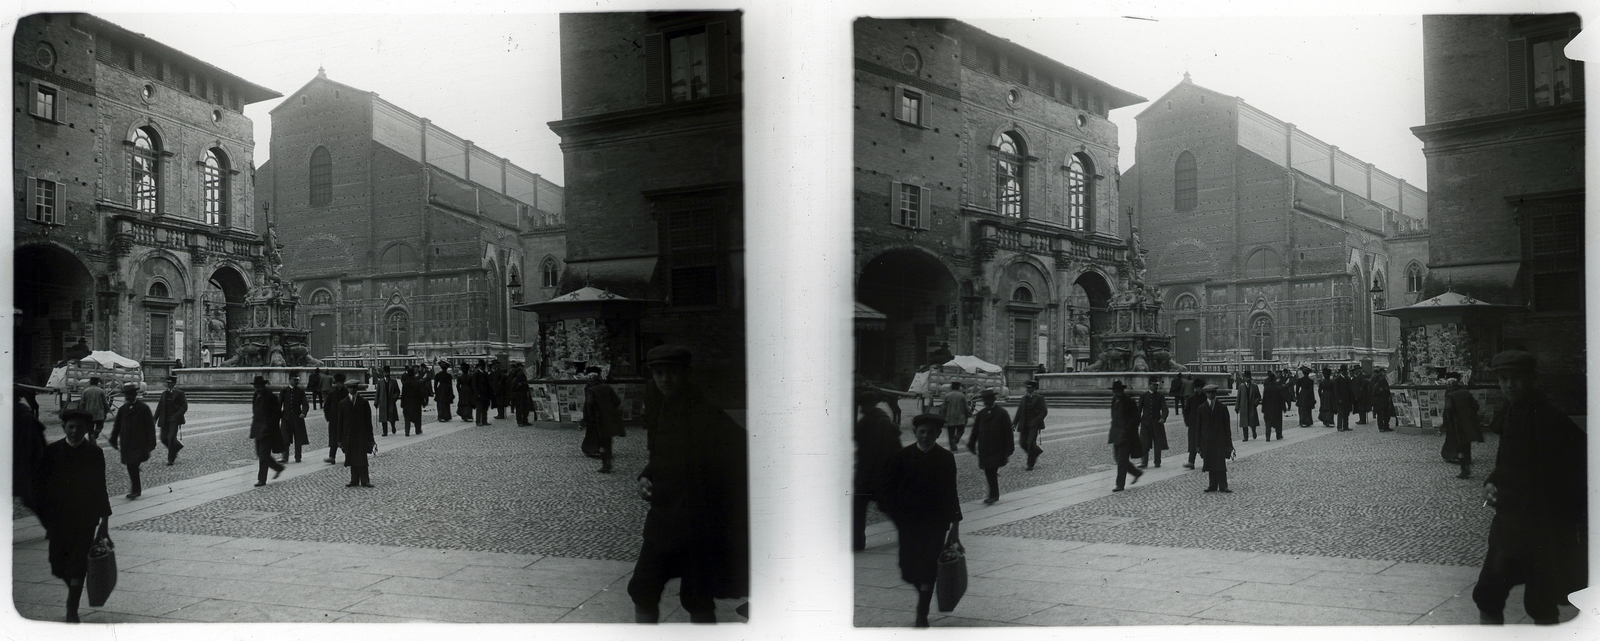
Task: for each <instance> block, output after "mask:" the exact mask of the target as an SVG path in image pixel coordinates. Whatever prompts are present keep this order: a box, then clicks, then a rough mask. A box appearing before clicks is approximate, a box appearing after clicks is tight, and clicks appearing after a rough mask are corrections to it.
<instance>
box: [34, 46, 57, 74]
mask: <svg viewBox="0 0 1600 641" xmlns="http://www.w3.org/2000/svg"><path fill="white" fill-rule="evenodd" d="M33 60H34V62H36V63H38V64H39V66H41V67H44V68H46V69H50V68H52V67H55V66H56V50H55V48H54V47H51V46H50V43H48V42H41V43H39V48H38V49H35V50H34V51H33Z"/></svg>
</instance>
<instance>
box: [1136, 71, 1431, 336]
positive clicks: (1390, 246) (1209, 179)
mask: <svg viewBox="0 0 1600 641" xmlns="http://www.w3.org/2000/svg"><path fill="white" fill-rule="evenodd" d="M1137 120H1138V137H1137V143H1136V147H1135V149H1134V152H1135V153H1134V156H1135V159H1136V163H1135V166H1133V167H1130V168H1129V169H1128V171H1127V172H1126V173H1124V174H1123V175H1122V183H1121V188H1122V205H1123V207H1125V208H1126V211H1127V212H1129V213H1130V215H1132V216H1133V217H1134V220H1135V221H1136V225H1137V226H1138V229H1139V234H1140V236H1141V239H1142V242H1143V245H1144V247H1146V248H1148V249H1149V251H1150V257H1149V261H1148V262H1149V265H1148V269H1149V276H1150V281H1151V282H1152V283H1153V284H1155V285H1157V286H1159V287H1160V288H1161V290H1162V296H1163V300H1164V302H1165V303H1166V313H1165V314H1164V320H1163V325H1164V328H1163V329H1164V331H1167V332H1171V333H1172V334H1173V335H1174V337H1175V339H1174V357H1175V358H1176V359H1177V360H1178V361H1179V362H1181V363H1185V364H1190V365H1191V366H1192V365H1193V364H1196V363H1205V362H1214V363H1222V362H1244V361H1278V362H1284V363H1290V364H1299V363H1303V362H1308V361H1315V360H1338V361H1350V360H1359V359H1362V358H1366V357H1371V358H1372V359H1373V360H1374V361H1377V362H1379V363H1381V364H1388V362H1389V357H1390V355H1391V354H1392V352H1393V350H1394V347H1395V345H1397V344H1398V340H1399V336H1398V332H1399V322H1398V321H1396V320H1394V319H1386V318H1383V317H1380V316H1374V315H1373V312H1374V311H1375V310H1374V305H1375V304H1376V303H1377V301H1375V300H1374V298H1375V297H1374V295H1373V294H1371V293H1370V290H1371V289H1372V287H1373V283H1374V281H1376V282H1377V284H1378V285H1380V286H1381V287H1382V288H1383V290H1384V293H1383V295H1382V297H1383V298H1384V301H1383V303H1384V305H1385V307H1394V306H1400V305H1409V304H1411V303H1414V302H1417V300H1419V294H1420V292H1418V291H1412V289H1413V288H1411V287H1410V286H1409V284H1408V283H1407V282H1403V281H1405V274H1407V273H1408V270H1415V269H1424V271H1425V268H1422V267H1421V266H1420V265H1421V262H1422V261H1421V257H1422V256H1425V255H1426V249H1425V248H1426V245H1427V242H1428V240H1427V220H1428V199H1427V194H1426V193H1424V192H1423V191H1422V190H1420V189H1418V188H1416V187H1415V186H1413V185H1410V184H1407V183H1406V182H1405V181H1404V180H1401V179H1397V178H1395V177H1393V176H1390V175H1389V174H1386V173H1384V172H1383V171H1381V170H1379V169H1377V168H1375V167H1373V166H1372V165H1371V164H1369V163H1365V162H1362V161H1361V160H1359V159H1357V158H1354V157H1352V156H1350V155H1349V154H1347V153H1345V152H1343V151H1340V150H1339V148H1338V147H1336V146H1333V145H1330V144H1327V143H1325V142H1322V141H1320V140H1317V139H1316V138H1313V137H1312V136H1310V135H1308V134H1306V133H1305V132H1303V131H1301V130H1300V129H1298V128H1297V127H1295V126H1294V125H1293V124H1291V123H1286V122H1283V121H1281V120H1278V119H1277V118H1274V117H1272V116H1271V115H1268V114H1266V113H1264V112H1262V111H1260V110H1259V109H1256V108H1254V107H1251V106H1250V105H1248V104H1245V102H1244V101H1243V100H1241V99H1239V98H1237V97H1233V96H1228V95H1225V94H1221V93H1218V92H1216V91H1213V90H1211V89H1207V88H1205V87H1201V86H1199V85H1197V84H1194V83H1193V82H1191V81H1190V80H1189V78H1188V76H1187V74H1186V75H1185V76H1184V79H1183V81H1182V82H1180V83H1179V84H1178V85H1177V86H1175V87H1173V88H1172V89H1171V90H1170V91H1168V92H1167V93H1166V94H1165V95H1163V96H1161V97H1160V98H1158V99H1156V100H1155V101H1153V102H1152V103H1151V105H1150V107H1148V108H1147V109H1145V110H1144V111H1143V112H1142V113H1140V114H1139V115H1138V116H1137ZM1397 283H1398V286H1397Z"/></svg>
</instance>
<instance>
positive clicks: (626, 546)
mask: <svg viewBox="0 0 1600 641" xmlns="http://www.w3.org/2000/svg"><path fill="white" fill-rule="evenodd" d="M404 438H405V437H404V436H389V437H387V438H383V437H379V438H378V449H379V453H378V455H377V456H376V457H375V458H374V459H373V462H372V468H371V476H372V483H373V485H375V486H376V487H375V488H371V489H368V488H348V487H345V484H346V483H348V482H349V469H348V468H346V467H344V466H343V465H342V464H341V465H337V466H334V465H327V464H325V463H323V462H322V459H321V456H320V455H319V456H318V457H317V458H315V459H312V458H309V457H308V458H307V459H306V462H305V463H301V465H317V466H325V467H326V468H327V470H326V471H325V472H319V473H314V474H310V475H307V476H303V477H300V478H295V479H292V480H286V481H283V482H278V483H272V484H269V485H267V486H266V487H262V488H257V489H256V490H255V491H252V492H247V493H244V494H240V495H237V496H232V497H228V498H224V499H220V500H217V501H212V502H210V503H206V504H204V505H200V506H197V507H193V508H189V509H186V510H181V511H178V512H175V513H172V514H168V515H165V516H160V517H155V518H151V519H148V520H144V521H139V522H137V523H133V524H130V525H129V526H127V528H126V529H133V530H149V531H160V532H172V533H182V534H202V535H218V536H229V537H253V538H267V539H291V540H304V541H331V542H343V543H356V544H364V545H390V546H410V547H425V548H446V549H459V550H479V551H489V552H509V553H519V554H544V555H553V556H561V557H578V558H589V559H609V560H619V561H632V560H634V559H635V558H636V555H637V552H638V549H639V545H640V529H641V527H642V524H643V522H644V514H645V512H646V510H647V508H648V505H647V504H646V503H645V502H644V501H642V500H640V499H639V498H638V494H637V490H636V484H635V483H636V482H635V481H634V475H635V474H636V473H637V471H638V470H639V469H641V468H642V467H643V465H644V463H645V459H646V451H645V442H644V441H645V439H644V433H643V432H642V431H635V432H634V436H632V437H629V438H621V439H616V440H615V443H616V448H617V458H616V464H615V465H616V468H617V473H615V474H598V473H596V472H595V470H597V469H598V468H599V462H598V461H596V460H594V459H590V458H587V457H585V456H583V455H582V454H581V453H579V452H578V442H579V440H581V434H580V433H579V432H577V431H575V430H570V429H546V428H533V427H516V426H515V423H514V422H513V421H512V420H511V419H510V418H507V419H504V420H502V421H499V422H498V423H496V424H495V425H492V426H489V427H473V428H468V429H465V430H462V431H460V432H456V433H453V434H445V435H443V436H440V437H438V438H436V439H434V440H432V441H429V442H425V443H419V444H418V445H416V446H412V447H406V448H401V449H395V450H393V451H391V452H385V451H384V443H385V442H388V441H391V440H393V439H404ZM188 451H189V450H187V449H186V450H184V453H185V454H187V453H188ZM341 462H342V456H341ZM146 491H147V492H148V491H149V490H146Z"/></svg>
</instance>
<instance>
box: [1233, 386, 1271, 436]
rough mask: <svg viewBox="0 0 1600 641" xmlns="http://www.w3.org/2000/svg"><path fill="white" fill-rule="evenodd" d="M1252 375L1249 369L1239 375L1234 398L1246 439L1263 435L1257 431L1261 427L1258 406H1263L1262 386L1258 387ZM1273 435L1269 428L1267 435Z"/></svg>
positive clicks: (1240, 428) (1235, 408)
mask: <svg viewBox="0 0 1600 641" xmlns="http://www.w3.org/2000/svg"><path fill="white" fill-rule="evenodd" d="M1250 377H1251V375H1250V372H1248V371H1246V372H1244V373H1242V374H1240V375H1239V389H1238V391H1237V393H1238V396H1237V397H1236V398H1235V399H1234V403H1235V404H1234V411H1236V412H1238V413H1239V431H1240V432H1242V433H1243V435H1244V440H1246V441H1248V440H1250V439H1251V438H1261V435H1260V434H1258V433H1256V428H1258V427H1261V417H1259V416H1257V415H1256V408H1258V407H1261V388H1259V387H1256V384H1255V382H1254V381H1251V380H1250ZM1271 436H1272V431H1271V430H1270V429H1269V430H1268V431H1267V437H1268V438H1271ZM1279 438H1282V437H1279Z"/></svg>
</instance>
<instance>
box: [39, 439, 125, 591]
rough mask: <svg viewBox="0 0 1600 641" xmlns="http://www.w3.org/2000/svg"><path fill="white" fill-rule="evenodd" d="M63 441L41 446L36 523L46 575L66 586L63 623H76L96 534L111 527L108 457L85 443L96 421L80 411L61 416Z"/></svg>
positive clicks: (96, 446)
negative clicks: (45, 549) (45, 553)
mask: <svg viewBox="0 0 1600 641" xmlns="http://www.w3.org/2000/svg"><path fill="white" fill-rule="evenodd" d="M61 420H62V422H63V423H64V425H63V427H64V428H65V430H66V432H67V438H65V439H63V440H60V441H56V442H54V443H51V444H49V445H46V446H45V449H44V458H43V459H42V461H41V462H40V465H39V469H38V470H37V473H36V477H35V479H36V480H35V482H34V486H35V487H36V488H37V489H38V497H39V500H38V514H39V523H40V524H42V525H44V531H45V538H46V539H48V540H49V542H50V573H51V574H53V575H55V576H56V577H59V578H60V579H62V580H64V581H66V582H67V621H68V622H69V623H77V622H78V600H79V599H80V598H81V597H82V596H83V579H84V576H85V575H86V574H88V572H89V548H90V547H92V546H93V545H94V536H95V529H96V528H98V527H100V526H101V525H107V526H109V520H110V518H111V502H110V500H108V499H107V498H106V493H107V490H106V457H105V454H103V453H102V452H101V451H100V447H99V446H98V445H96V444H94V443H90V442H88V440H87V439H85V438H84V436H85V435H86V434H88V432H89V424H90V422H92V421H93V420H94V416H93V415H92V414H90V413H89V412H87V411H84V410H81V409H76V408H73V409H68V410H66V411H64V412H62V413H61Z"/></svg>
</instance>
